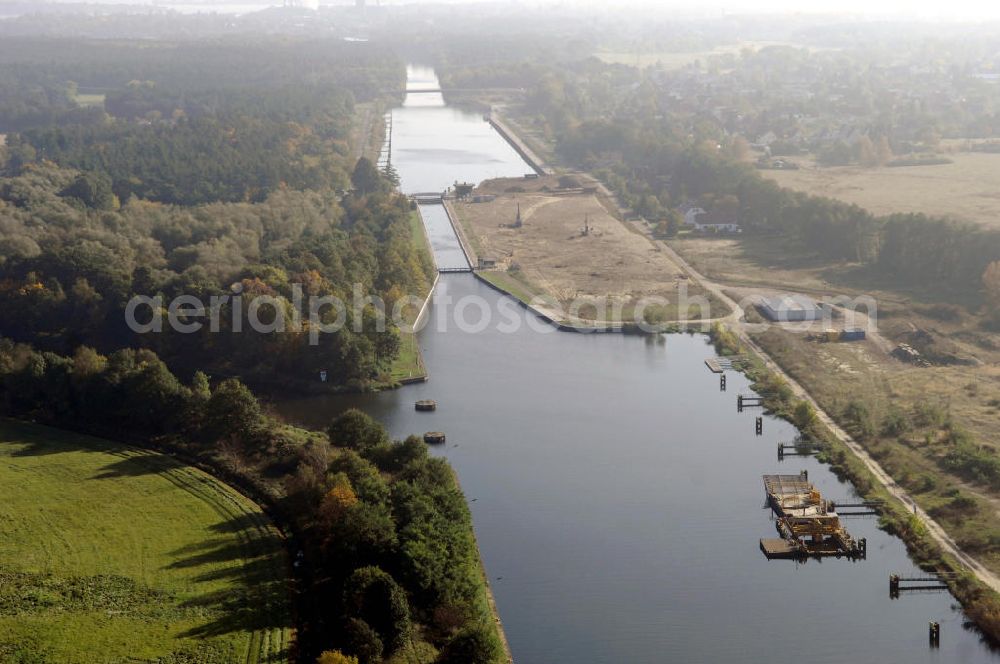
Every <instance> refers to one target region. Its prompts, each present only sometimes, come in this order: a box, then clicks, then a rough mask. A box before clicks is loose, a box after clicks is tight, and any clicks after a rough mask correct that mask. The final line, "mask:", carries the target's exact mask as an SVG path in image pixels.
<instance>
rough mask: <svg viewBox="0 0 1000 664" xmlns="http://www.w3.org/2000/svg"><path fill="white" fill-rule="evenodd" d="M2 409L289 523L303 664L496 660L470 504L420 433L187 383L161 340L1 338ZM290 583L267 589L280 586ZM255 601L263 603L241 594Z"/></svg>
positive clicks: (234, 385) (200, 377)
mask: <svg viewBox="0 0 1000 664" xmlns="http://www.w3.org/2000/svg"><path fill="white" fill-rule="evenodd" d="M0 415H5V416H13V417H19V418H24V419H31V420H34V421H39V422H44V423H48V424H52V425H55V426H59V427H63V428H67V429H72V430H77V431H83V432H87V433H92V434H96V435H99V436H103V437H106V438H110V439H112V440H118V441H123V442H127V443H129V444H136V443H145V444H147V445H154V446H158V447H161V448H164V449H166V450H168V451H172V452H175V453H178V454H181V455H183V456H185V457H187V458H189V459H191V460H193V461H196V462H198V463H201V464H207V465H208V466H209V467H211V468H212V469H213V470H214V471H215V472H216V473H218V474H221V475H222V476H223V477H224V478H225V479H227V480H228V481H230V482H231V483H234V484H236V485H238V486H241V487H243V488H244V490H246V491H248V492H250V493H251V494H253V495H254V496H255V497H256V498H257V499H259V500H262V501H264V502H266V503H267V504H268V505H270V506H271V508H272V510H274V511H275V512H276V513H277V514H278V515H280V516H281V517H282V521H283V522H284V523H285V524H286V527H288V528H289V530H290V534H291V535H292V537H293V542H295V543H296V545H297V547H298V549H299V550H301V551H302V553H301V554H298V553H297V552H296V551H293V552H291V553H293V555H295V556H296V557H297V558H298V560H299V563H298V564H297V565H296V569H297V570H298V572H297V575H298V576H299V579H298V581H299V583H298V584H297V587H298V588H299V590H298V592H297V593H296V596H295V601H296V605H297V613H298V614H299V620H298V624H299V627H300V631H299V634H298V638H297V643H296V648H297V652H295V653H294V655H295V656H296V658H297V660H298V661H308V662H313V661H316V658H317V657H318V656H319V654H320V653H321V652H323V651H332V650H336V651H340V652H344V653H348V654H350V655H351V656H355V657H357V658H358V660H359V661H360V662H361V663H362V664H378V663H379V662H382V661H383V658H388V657H390V656H392V655H394V654H397V653H403V654H404V656H405V658H406V659H405V661H419V662H431V661H433V662H435V663H436V664H472V663H473V662H475V663H476V664H491V663H493V662H497V661H498V659H499V657H500V656H501V653H502V649H501V646H500V643H499V641H498V638H497V634H496V629H495V626H494V625H493V619H492V617H491V614H490V611H489V607H488V605H487V599H486V596H485V586H484V583H483V578H482V573H481V571H480V567H479V557H478V552H477V549H476V544H475V541H474V539H473V535H472V523H471V516H470V514H469V510H468V507H467V506H466V504H465V499H464V498H463V496H462V493H461V491H460V489H459V488H458V484H457V482H456V480H455V478H454V475H453V473H452V470H451V468H450V467H449V466H448V464H447V462H446V461H444V460H443V459H437V458H432V457H430V456H429V455H428V452H427V446H426V445H425V444H424V442H423V441H422V440H420V439H418V438H416V437H410V438H408V439H407V440H405V441H403V442H393V441H392V440H390V438H389V436H388V435H387V434H386V432H385V430H384V429H383V428H382V427H381V425H379V424H378V423H377V422H374V421H373V420H371V419H370V418H369V417H368V416H366V415H364V414H362V413H360V412H359V411H348V412H346V413H344V414H343V415H341V416H339V417H338V418H337V419H335V420H334V421H333V422H332V423H331V425H330V427H329V430H328V432H327V433H326V434H320V433H311V432H306V431H303V430H300V429H296V428H293V427H289V426H286V425H283V424H280V423H278V422H276V421H275V420H273V419H271V418H270V417H268V416H267V415H266V414H265V413H264V412H263V410H262V408H261V406H260V404H259V403H258V402H257V400H256V399H255V398H254V396H253V394H251V393H250V391H249V390H248V389H247V388H246V387H245V386H244V385H243V384H242V383H240V382H239V381H238V380H235V379H229V380H225V381H222V382H221V383H218V384H216V385H215V386H211V385H210V384H209V381H208V378H207V377H206V375H205V374H203V373H201V372H198V373H196V374H195V375H194V376H193V378H192V379H191V380H190V381H189V382H188V383H187V384H185V383H183V382H181V381H180V380H178V378H177V377H176V376H174V374H173V373H171V371H170V370H169V369H168V368H167V366H166V364H164V363H163V361H161V360H160V359H159V358H158V357H157V356H156V354H155V353H153V352H152V351H149V350H132V349H121V350H117V351H115V352H113V353H111V354H110V355H107V356H105V355H102V354H100V353H98V352H97V351H95V350H94V349H92V348H89V347H86V346H81V347H79V348H77V349H76V351H75V352H74V353H73V354H72V355H71V356H63V355H58V354H55V353H49V352H44V353H43V352H39V351H37V350H35V349H33V348H32V347H31V346H29V345H27V344H17V343H14V342H12V341H10V340H7V339H0ZM285 592H287V588H285V587H278V588H270V589H261V590H260V597H259V598H258V601H261V602H266V601H267V597H268V596H269V595H268V593H285ZM238 610H240V611H245V612H254V611H262V610H263V607H259V606H240V607H238Z"/></svg>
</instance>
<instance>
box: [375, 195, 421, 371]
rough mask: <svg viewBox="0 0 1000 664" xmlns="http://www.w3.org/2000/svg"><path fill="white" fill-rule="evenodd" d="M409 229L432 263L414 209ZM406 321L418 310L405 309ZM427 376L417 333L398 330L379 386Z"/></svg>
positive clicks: (419, 220)
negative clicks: (394, 353) (396, 348)
mask: <svg viewBox="0 0 1000 664" xmlns="http://www.w3.org/2000/svg"><path fill="white" fill-rule="evenodd" d="M410 231H411V235H412V236H413V242H414V243H415V244H416V245H417V251H419V252H421V253H424V254H425V255H426V256H428V257H429V258H430V260H431V263H432V264H433V262H434V261H433V254H432V253H431V248H430V241H429V240H428V238H427V233H426V231H425V229H424V222H423V221H422V220H421V219H420V211H419V210H414V211H413V213H412V214H411V215H410ZM418 295H419V297H428V296H429V295H430V291H429V290H428V292H427V293H419V294H418ZM405 314H406V316H407V322H409V323H410V324H413V323H414V322H415V321H416V317H417V316H418V315H419V314H420V312H419V311H411V310H407V311H406V312H405ZM425 376H427V367H426V365H425V364H424V357H423V354H422V353H421V352H420V343H419V340H418V339H417V335H416V334H415V333H413V332H412V331H410V330H402V329H401V330H400V331H399V355H398V356H397V357H396V359H395V360H394V361H393V363H392V367H390V369H389V374H388V376H386V377H385V379H383V380H382V381H380V382H379V384H378V387H379V388H388V387H396V386H398V385H399V384H400V383H402V382H403V381H406V380H412V379H415V378H422V377H425Z"/></svg>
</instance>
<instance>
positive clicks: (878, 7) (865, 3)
mask: <svg viewBox="0 0 1000 664" xmlns="http://www.w3.org/2000/svg"><path fill="white" fill-rule="evenodd" d="M472 1H475V0H472ZM535 1H536V2H537V3H539V4H581V3H580V0H576V1H575V2H574V3H567V2H566V1H565V0H535ZM582 4H588V5H591V6H601V7H609V8H610V7H621V8H628V7H637V6H638V7H646V8H653V7H655V8H658V9H661V10H662V9H668V8H670V7H677V8H684V9H688V10H694V11H700V12H705V11H709V9H710V8H718V11H725V12H730V13H747V12H753V13H759V12H772V11H780V12H794V13H800V14H804V13H823V14H827V13H845V12H848V13H855V14H864V15H866V16H910V17H917V18H931V19H933V18H964V19H997V18H1000V2H997V1H996V0H994V1H993V2H983V0H706V1H704V2H692V1H691V0H616V1H614V2H601V1H600V0H583V3H582Z"/></svg>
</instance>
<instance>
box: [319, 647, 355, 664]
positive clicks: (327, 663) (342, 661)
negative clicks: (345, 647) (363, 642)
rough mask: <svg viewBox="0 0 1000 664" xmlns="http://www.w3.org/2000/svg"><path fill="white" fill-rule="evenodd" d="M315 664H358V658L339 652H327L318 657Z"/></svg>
mask: <svg viewBox="0 0 1000 664" xmlns="http://www.w3.org/2000/svg"><path fill="white" fill-rule="evenodd" d="M316 664H358V658H357V657H350V656H348V655H345V654H343V653H342V652H340V651H339V650H327V651H326V652H324V653H323V654H322V655H320V656H319V658H318V659H317V660H316Z"/></svg>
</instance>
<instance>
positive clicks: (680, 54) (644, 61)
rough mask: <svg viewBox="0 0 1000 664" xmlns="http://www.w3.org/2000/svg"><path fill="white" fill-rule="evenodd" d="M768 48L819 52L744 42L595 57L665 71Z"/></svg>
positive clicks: (600, 53)
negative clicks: (745, 50)
mask: <svg viewBox="0 0 1000 664" xmlns="http://www.w3.org/2000/svg"><path fill="white" fill-rule="evenodd" d="M768 46H792V47H795V48H808V49H809V50H812V51H815V50H819V49H818V48H817V47H814V46H809V45H807V44H793V43H789V42H776V41H774V42H772V41H744V42H738V43H736V44H726V45H725V46H717V47H715V48H712V49H705V50H702V51H642V50H640V51H638V52H635V51H632V52H627V53H626V52H624V51H603V52H598V53H595V54H594V55H595V56H596V57H597V58H599V59H600V60H601V61H603V62H607V63H608V64H613V65H631V66H633V67H635V66H637V67H640V68H643V69H644V68H646V67H654V66H662V67H663V68H664V69H668V70H669V69H681V68H682V67H686V66H688V65H690V64H693V63H694V62H696V61H699V60H700V61H701V62H702V64H704V63H705V62H706V61H707V60H708V59H709V58H711V57H715V56H720V55H739V54H740V51H742V50H743V49H745V48H749V49H753V50H759V49H762V48H766V47H768Z"/></svg>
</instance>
